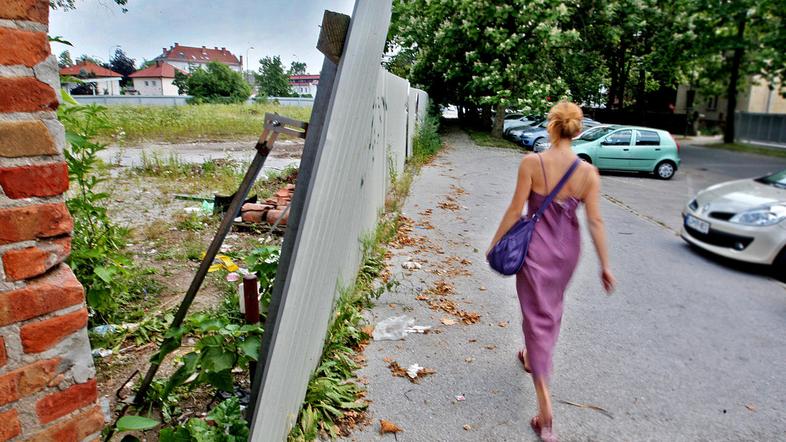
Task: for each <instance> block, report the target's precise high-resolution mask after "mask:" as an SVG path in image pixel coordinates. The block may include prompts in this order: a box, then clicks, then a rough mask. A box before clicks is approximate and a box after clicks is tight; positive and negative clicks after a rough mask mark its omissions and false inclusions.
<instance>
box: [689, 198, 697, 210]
mask: <svg viewBox="0 0 786 442" xmlns="http://www.w3.org/2000/svg"><path fill="white" fill-rule="evenodd" d="M688 207H690V210H696V209H698V208H699V203H698V201H696V198H693V199H692V200H691V202H690V203H688Z"/></svg>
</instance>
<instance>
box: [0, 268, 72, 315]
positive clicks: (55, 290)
mask: <svg viewBox="0 0 786 442" xmlns="http://www.w3.org/2000/svg"><path fill="white" fill-rule="evenodd" d="M83 301H84V290H83V289H82V285H81V284H80V283H79V281H77V279H76V277H75V276H74V274H73V273H72V272H71V269H70V268H68V266H66V265H65V264H63V265H60V266H59V267H58V268H56V269H54V270H52V271H51V272H49V273H47V274H46V275H45V276H43V277H40V278H36V279H33V280H30V281H28V284H27V285H26V286H25V287H23V288H21V289H17V290H12V291H9V292H2V293H0V326H4V325H8V324H13V323H15V322H19V321H24V320H26V319H31V318H35V317H36V316H41V315H44V314H47V313H51V312H54V311H56V310H60V309H63V308H66V307H70V306H72V305H77V304H81V303H82V302H83Z"/></svg>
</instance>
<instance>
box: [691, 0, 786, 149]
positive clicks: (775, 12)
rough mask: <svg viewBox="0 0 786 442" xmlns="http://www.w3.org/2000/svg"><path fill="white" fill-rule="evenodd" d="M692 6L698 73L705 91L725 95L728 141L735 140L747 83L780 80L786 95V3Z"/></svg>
mask: <svg viewBox="0 0 786 442" xmlns="http://www.w3.org/2000/svg"><path fill="white" fill-rule="evenodd" d="M693 6H694V8H695V9H694V15H693V25H694V26H695V28H696V33H697V35H698V36H699V38H697V44H696V45H695V49H694V55H695V57H696V60H697V62H696V63H695V64H694V67H695V72H694V73H693V74H694V75H693V78H694V79H696V83H697V84H698V88H699V90H700V91H701V92H704V93H706V94H709V95H714V94H717V95H725V96H726V99H727V107H726V125H725V130H724V134H723V140H724V142H726V143H733V142H734V138H735V126H734V113H735V111H736V108H737V95H738V92H739V91H740V89H741V87H743V86H744V85H745V84H746V82H748V81H750V80H751V79H752V78H753V77H754V76H758V77H760V78H762V79H765V80H768V81H770V84H771V85H773V84H775V83H776V82H778V81H779V82H780V91H779V92H780V93H781V94H784V95H785V96H786V84H784V83H786V81H784V80H786V54H785V53H784V48H786V7H784V3H783V1H782V0H758V1H753V0H695V2H694V4H693ZM723 91H725V94H724V93H723Z"/></svg>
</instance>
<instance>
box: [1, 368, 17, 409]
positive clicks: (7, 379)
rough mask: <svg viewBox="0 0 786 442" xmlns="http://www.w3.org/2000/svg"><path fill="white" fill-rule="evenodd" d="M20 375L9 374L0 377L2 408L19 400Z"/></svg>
mask: <svg viewBox="0 0 786 442" xmlns="http://www.w3.org/2000/svg"><path fill="white" fill-rule="evenodd" d="M18 386H19V374H18V373H13V372H11V373H8V374H4V375H3V376H0V406H3V405H5V404H10V403H11V402H14V401H16V400H18V399H19V388H18Z"/></svg>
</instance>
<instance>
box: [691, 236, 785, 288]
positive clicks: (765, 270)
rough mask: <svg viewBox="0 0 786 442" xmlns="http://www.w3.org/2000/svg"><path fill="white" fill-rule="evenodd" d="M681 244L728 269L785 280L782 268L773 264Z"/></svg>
mask: <svg viewBox="0 0 786 442" xmlns="http://www.w3.org/2000/svg"><path fill="white" fill-rule="evenodd" d="M683 246H684V247H685V249H686V250H687V251H689V252H693V253H695V254H696V255H699V256H701V257H702V258H704V259H706V260H707V261H710V262H713V263H715V264H717V265H719V266H722V267H725V268H727V269H729V270H733V271H737V272H741V273H747V274H751V275H758V276H763V277H766V278H773V279H775V280H778V281H781V282H786V274H784V272H783V269H780V272H778V269H776V268H775V267H774V266H767V265H763V264H751V263H748V262H743V261H735V260H733V259H729V258H725V257H723V256H718V255H715V254H713V253H711V252H708V251H706V250H704V249H702V248H700V247H697V246H695V245H693V244H688V243H685V244H683ZM778 273H780V274H778Z"/></svg>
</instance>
